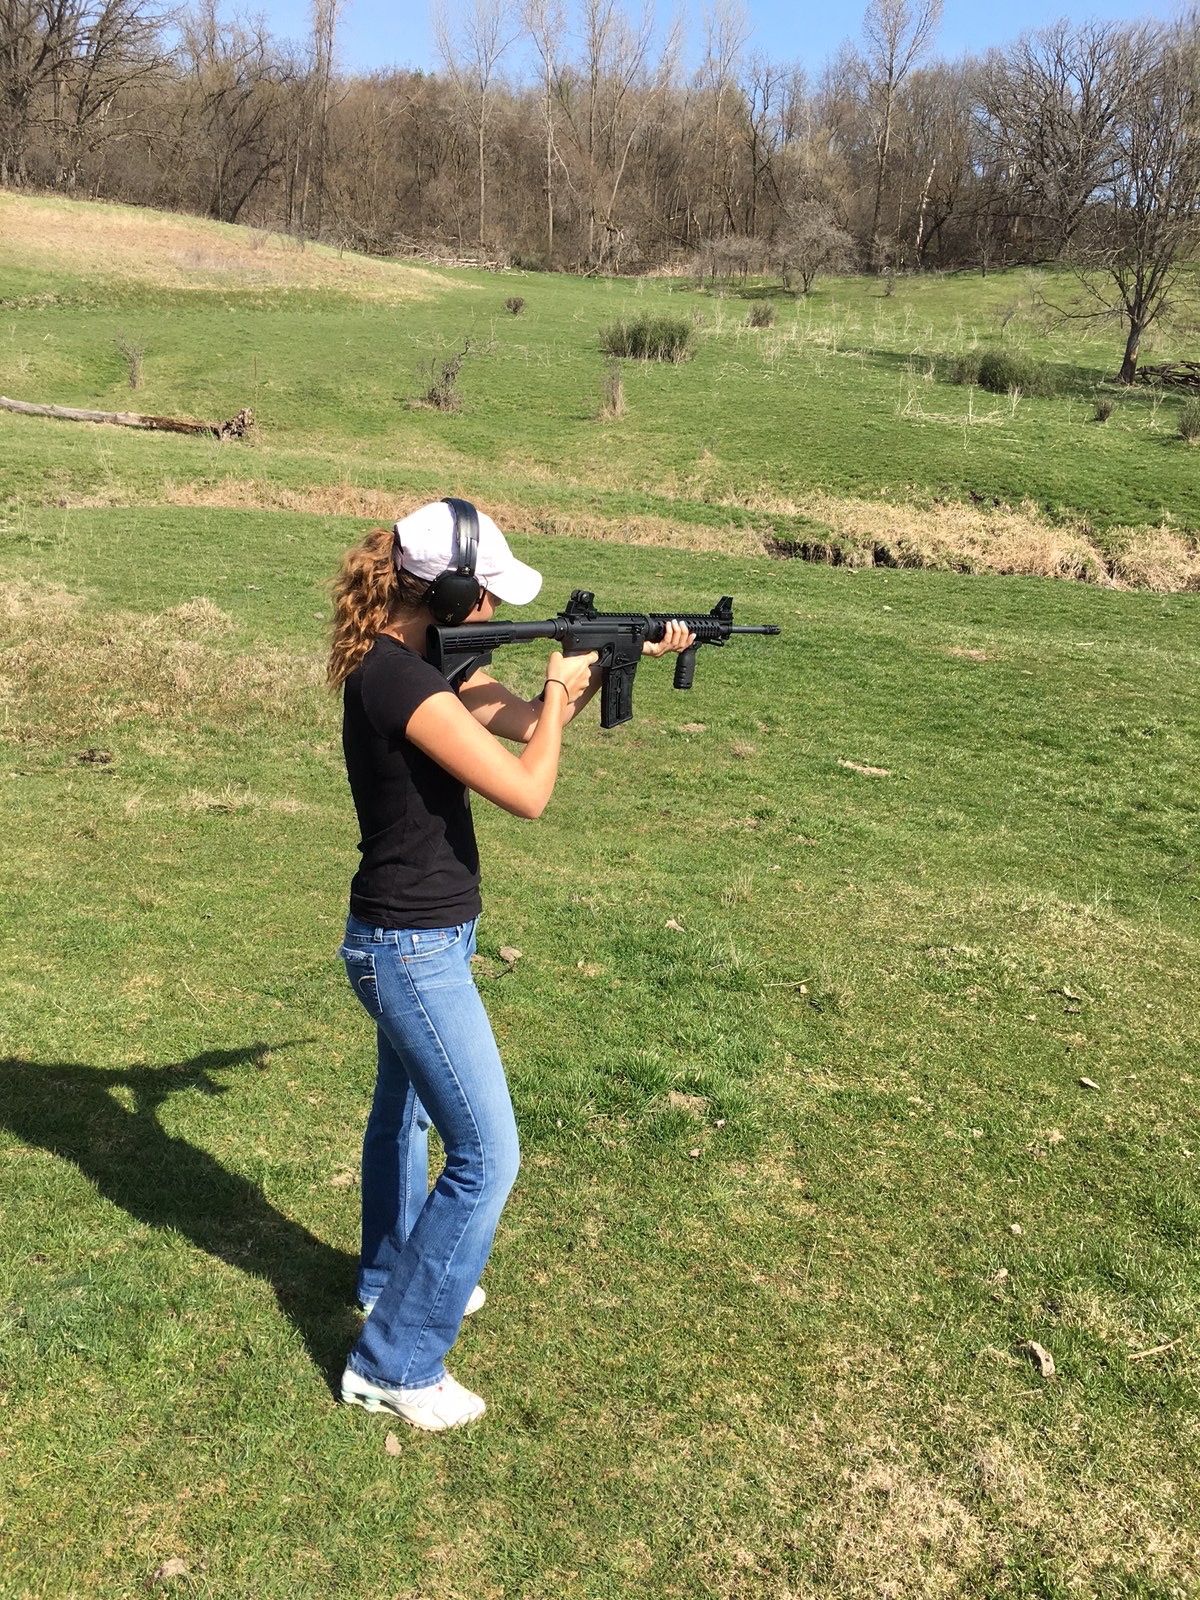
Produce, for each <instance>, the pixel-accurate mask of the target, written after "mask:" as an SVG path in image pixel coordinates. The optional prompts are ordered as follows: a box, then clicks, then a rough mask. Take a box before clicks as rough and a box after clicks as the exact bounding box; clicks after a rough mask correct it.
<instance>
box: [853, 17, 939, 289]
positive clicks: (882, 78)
mask: <svg viewBox="0 0 1200 1600" xmlns="http://www.w3.org/2000/svg"><path fill="white" fill-rule="evenodd" d="M941 20H942V0H870V4H869V5H868V6H867V11H866V15H865V16H864V17H863V39H864V41H865V52H864V55H863V57H862V63H863V75H864V78H865V81H866V86H867V104H868V108H869V112H870V117H871V125H872V134H873V137H874V144H875V204H874V209H873V211H872V214H871V247H872V252H873V254H874V256H875V259H876V263H878V262H879V260H880V258H881V255H882V243H881V240H880V236H879V219H880V213H881V211H882V209H883V189H884V181H885V178H886V176H887V165H888V157H889V155H890V153H891V148H892V125H893V121H894V117H895V110H896V96H897V93H898V92H899V89H900V86H901V84H902V83H903V82H904V80H905V78H907V76H908V74H909V73H910V72H911V71H912V69H913V67H914V66H915V65H916V63H917V62H918V61H919V60H920V58H921V57H922V56H923V55H924V54H925V52H926V50H928V48H929V46H930V45H931V44H932V43H933V38H934V35H935V34H936V32H937V30H938V26H939V24H940V23H941Z"/></svg>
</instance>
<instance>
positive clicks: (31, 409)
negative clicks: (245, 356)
mask: <svg viewBox="0 0 1200 1600" xmlns="http://www.w3.org/2000/svg"><path fill="white" fill-rule="evenodd" d="M0 407H2V408H3V409H4V410H5V411H19V412H21V414H22V415H23V416H27V417H58V418H60V419H61V420H62V421H64V422H110V423H114V424H116V425H117V426H119V427H122V428H153V429H155V430H156V431H157V432H159V433H198V434H202V435H203V436H204V437H205V438H206V439H244V438H245V437H246V435H247V434H248V433H249V432H250V429H251V428H252V427H253V426H254V413H253V411H250V410H248V409H247V408H245V407H243V409H242V410H241V411H239V412H238V414H237V416H236V417H230V419H229V420H228V422H187V421H184V420H183V419H181V418H179V417H146V416H142V415H141V414H140V413H138V412H136V411H81V410H78V409H77V408H76V407H74V406H35V405H31V404H30V403H29V402H28V401H27V400H9V399H7V398H6V397H5V396H4V395H0Z"/></svg>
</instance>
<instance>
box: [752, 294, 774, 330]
mask: <svg viewBox="0 0 1200 1600" xmlns="http://www.w3.org/2000/svg"><path fill="white" fill-rule="evenodd" d="M774 321H775V307H774V306H773V305H772V304H771V302H770V301H769V300H755V301H754V302H753V303H752V305H751V307H750V310H749V312H748V313H747V316H746V324H747V326H748V327H751V328H769V327H770V326H771V324H772V323H773V322H774Z"/></svg>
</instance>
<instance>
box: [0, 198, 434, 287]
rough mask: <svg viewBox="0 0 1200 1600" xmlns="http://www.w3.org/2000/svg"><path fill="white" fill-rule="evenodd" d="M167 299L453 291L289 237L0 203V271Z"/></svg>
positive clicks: (427, 275)
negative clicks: (196, 292) (38, 270)
mask: <svg viewBox="0 0 1200 1600" xmlns="http://www.w3.org/2000/svg"><path fill="white" fill-rule="evenodd" d="M3 262H11V263H13V264H15V265H20V266H23V267H39V266H40V267H45V268H46V269H47V270H49V271H52V272H56V273H57V272H61V271H62V270H63V267H64V265H69V267H70V270H71V271H72V272H74V273H78V274H80V275H82V276H84V277H98V278H107V279H113V278H118V279H129V280H136V281H137V282H139V283H145V284H152V285H154V286H156V287H159V288H168V289H230V288H239V289H246V288H254V287H256V286H262V287H264V288H274V289H287V288H297V289H299V288H304V289H333V290H345V291H347V292H350V293H353V294H356V295H360V296H364V297H366V298H368V299H384V300H411V299H424V298H427V297H428V296H430V295H433V294H436V293H438V292H439V291H440V290H443V289H448V288H450V287H452V285H451V283H450V281H449V279H447V278H443V277H441V276H440V275H439V274H438V273H436V272H431V271H428V270H427V269H424V268H421V267H413V266H410V265H408V264H407V263H405V264H400V263H397V262H392V261H382V260H376V259H374V258H373V257H370V256H359V255H352V254H350V253H348V252H345V253H339V252H338V251H337V250H335V249H332V248H330V247H329V246H327V245H314V244H301V243H300V242H299V241H297V240H295V239H293V238H291V237H290V236H288V235H286V234H279V233H268V232H266V231H260V230H258V229H254V228H242V227H233V226H231V225H229V224H227V223H222V222H210V221H208V220H206V219H205V218H202V217H185V216H171V215H168V214H166V213H160V212H156V211H142V210H139V209H137V208H136V207H133V206H117V205H107V204H105V203H103V202H102V201H85V200H63V199H55V198H49V197H43V196H27V195H11V194H10V195H5V194H0V263H3Z"/></svg>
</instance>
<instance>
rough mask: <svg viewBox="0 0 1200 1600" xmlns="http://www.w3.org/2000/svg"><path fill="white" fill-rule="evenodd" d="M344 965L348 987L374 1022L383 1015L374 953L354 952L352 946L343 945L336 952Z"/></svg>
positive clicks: (370, 951) (369, 951)
mask: <svg viewBox="0 0 1200 1600" xmlns="http://www.w3.org/2000/svg"><path fill="white" fill-rule="evenodd" d="M338 954H339V955H340V956H341V958H342V960H343V962H344V963H345V965H346V976H347V978H349V980H350V987H351V988H352V989H353V990H354V992H355V994H356V995H357V996H358V998H359V999H360V1000H361V1001H362V1004H363V1006H364V1008H365V1009H366V1011H367V1012H368V1013H369V1014H370V1015H371V1016H372V1017H374V1018H375V1020H376V1021H378V1020H379V1018H380V1017H381V1016H382V1015H383V1006H382V1005H381V1004H380V1002H379V979H378V977H377V976H376V973H375V952H374V951H373V950H356V949H355V948H354V946H353V945H345V944H344V945H343V946H342V948H341V949H340V950H339V951H338Z"/></svg>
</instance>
